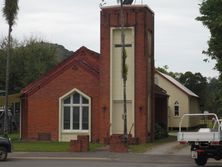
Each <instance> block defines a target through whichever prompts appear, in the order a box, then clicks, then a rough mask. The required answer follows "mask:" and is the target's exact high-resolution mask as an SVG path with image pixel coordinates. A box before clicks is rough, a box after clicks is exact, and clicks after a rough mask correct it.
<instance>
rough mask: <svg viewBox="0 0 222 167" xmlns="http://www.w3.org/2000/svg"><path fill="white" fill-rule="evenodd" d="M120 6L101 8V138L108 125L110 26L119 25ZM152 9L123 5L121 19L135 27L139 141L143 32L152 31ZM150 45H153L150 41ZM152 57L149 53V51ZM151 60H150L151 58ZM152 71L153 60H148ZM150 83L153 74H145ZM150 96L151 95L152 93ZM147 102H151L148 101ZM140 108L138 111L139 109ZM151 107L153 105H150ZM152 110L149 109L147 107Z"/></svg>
mask: <svg viewBox="0 0 222 167" xmlns="http://www.w3.org/2000/svg"><path fill="white" fill-rule="evenodd" d="M119 16H120V8H118V7H107V8H103V9H102V11H101V58H100V71H101V72H100V81H101V82H100V109H101V108H102V107H103V106H106V107H107V108H108V111H107V112H104V113H102V115H101V116H102V117H101V124H103V125H104V126H103V127H102V128H101V137H100V138H101V139H103V138H104V137H105V136H106V129H108V127H109V119H110V118H109V108H110V28H111V27H120V25H121V24H120V19H119V18H120V17H119ZM153 19H154V17H153V13H152V12H151V11H150V10H149V9H148V8H147V7H146V6H134V5H133V6H129V7H124V22H125V26H126V27H135V38H136V39H135V82H136V83H135V134H136V137H138V138H139V141H140V142H141V143H145V142H147V137H148V130H147V129H148V125H147V120H148V118H147V117H148V116H147V112H148V111H147V110H148V107H147V102H148V93H147V92H148V85H147V84H148V73H147V68H148V63H147V62H148V50H147V46H148V43H147V32H148V31H151V32H152V33H153V28H154V20H153ZM152 47H153V45H152ZM152 59H153V53H152ZM152 61H153V60H152ZM151 68H152V71H153V69H154V63H152V67H151ZM149 79H150V80H151V81H150V83H151V84H152V85H150V86H151V87H153V77H152V76H149ZM151 94H152V98H151V99H154V98H153V97H154V96H153V93H152V92H151ZM151 104H154V102H153V101H152V102H151ZM141 108H142V111H141ZM152 108H153V107H152ZM150 112H153V111H150Z"/></svg>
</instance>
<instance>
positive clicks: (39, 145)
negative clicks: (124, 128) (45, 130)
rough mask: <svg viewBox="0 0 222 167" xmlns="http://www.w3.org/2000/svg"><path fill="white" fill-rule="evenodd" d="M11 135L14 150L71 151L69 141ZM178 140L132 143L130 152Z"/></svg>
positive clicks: (170, 138)
mask: <svg viewBox="0 0 222 167" xmlns="http://www.w3.org/2000/svg"><path fill="white" fill-rule="evenodd" d="M9 137H10V138H11V140H12V143H13V151H14V152H67V151H69V142H52V141H21V140H19V135H18V134H17V133H16V134H10V135H9ZM172 141H176V136H169V137H167V138H164V139H160V140H156V141H155V142H153V143H148V144H139V145H130V146H129V152H133V153H143V152H145V151H146V150H147V149H149V148H151V147H153V146H155V145H160V144H164V143H167V142H172ZM103 146H104V145H103V144H92V143H90V146H89V150H90V151H95V150H97V149H98V148H100V147H103Z"/></svg>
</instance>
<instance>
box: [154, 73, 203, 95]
mask: <svg viewBox="0 0 222 167" xmlns="http://www.w3.org/2000/svg"><path fill="white" fill-rule="evenodd" d="M158 73H160V74H161V75H163V76H164V77H165V78H166V79H167V80H169V81H170V82H172V83H173V84H174V85H175V86H177V87H178V88H180V89H181V90H182V91H184V92H185V93H187V94H188V95H190V96H193V97H197V98H199V96H198V95H196V94H195V93H193V92H192V91H191V90H189V89H188V88H187V87H185V86H184V85H183V84H181V83H180V82H178V81H177V80H176V79H174V78H173V77H171V76H169V75H167V74H164V73H161V72H159V71H158Z"/></svg>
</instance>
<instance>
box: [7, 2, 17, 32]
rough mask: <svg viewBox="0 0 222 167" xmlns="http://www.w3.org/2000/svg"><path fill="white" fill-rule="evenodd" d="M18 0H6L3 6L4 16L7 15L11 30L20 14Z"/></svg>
mask: <svg viewBox="0 0 222 167" xmlns="http://www.w3.org/2000/svg"><path fill="white" fill-rule="evenodd" d="M18 10H19V7H18V0H5V5H4V8H3V16H4V17H5V19H6V21H7V23H8V25H9V27H10V31H11V27H12V26H13V25H14V24H15V19H16V16H17V14H18Z"/></svg>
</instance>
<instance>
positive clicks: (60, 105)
mask: <svg viewBox="0 0 222 167" xmlns="http://www.w3.org/2000/svg"><path fill="white" fill-rule="evenodd" d="M74 92H77V93H79V94H80V95H81V96H83V97H85V98H86V99H88V100H89V103H88V104H82V105H80V104H73V105H69V104H64V105H63V103H62V101H63V99H64V98H65V97H67V96H69V95H71V94H73V93H74ZM80 100H81V101H82V98H80ZM81 101H80V103H81ZM63 106H70V107H71V106H83V107H89V124H88V126H89V129H88V130H64V129H63V121H62V119H63ZM71 110H72V109H71ZM80 110H81V107H80ZM80 113H81V112H80ZM70 117H71V119H73V118H72V112H71V115H70ZM80 118H81V117H80ZM58 119H59V120H58V122H59V128H58V130H59V141H61V140H62V134H65V133H69V134H70V133H73V134H76V133H79V134H81V133H84V134H86V133H87V134H88V135H89V140H90V141H91V97H89V96H88V95H86V94H85V93H83V92H82V91H80V90H78V89H77V88H74V89H72V90H70V91H69V92H67V93H66V94H64V95H63V96H61V97H60V98H59V118H58ZM80 121H82V120H81V119H80ZM70 124H71V121H70ZM80 126H82V125H81V123H80ZM80 128H81V127H80Z"/></svg>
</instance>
